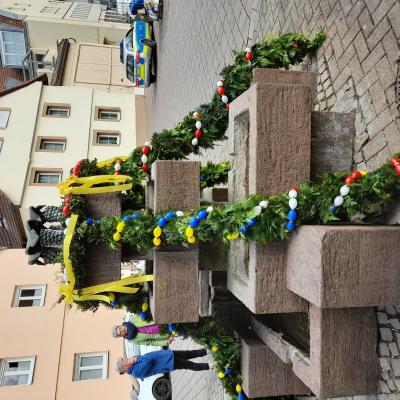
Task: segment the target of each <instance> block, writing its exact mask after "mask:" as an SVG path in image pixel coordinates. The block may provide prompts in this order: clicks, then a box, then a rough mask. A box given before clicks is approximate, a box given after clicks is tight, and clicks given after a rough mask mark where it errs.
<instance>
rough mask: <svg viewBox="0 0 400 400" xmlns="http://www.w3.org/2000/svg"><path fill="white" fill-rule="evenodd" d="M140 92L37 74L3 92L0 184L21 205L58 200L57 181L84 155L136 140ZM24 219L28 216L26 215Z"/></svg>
mask: <svg viewBox="0 0 400 400" xmlns="http://www.w3.org/2000/svg"><path fill="white" fill-rule="evenodd" d="M134 110H135V96H134V95H133V94H127V93H109V92H105V91H102V90H96V89H92V88H90V87H70V86H68V87H67V86H61V87H60V86H47V85H46V84H45V82H43V81H41V80H36V81H32V82H28V83H26V84H25V85H22V86H20V87H19V88H18V89H17V90H14V91H11V93H10V92H8V93H7V92H6V94H4V95H3V96H1V97H0V143H1V152H0V170H2V171H8V173H7V174H3V176H2V179H1V189H2V190H3V191H4V192H5V193H6V195H7V196H8V198H9V199H10V200H11V202H12V203H13V204H15V205H17V206H19V207H21V210H22V213H24V209H27V208H28V207H29V206H34V205H40V204H49V205H57V204H59V203H60V198H59V194H58V190H57V188H56V185H57V183H58V182H60V181H61V180H64V179H66V177H68V176H69V173H70V169H71V168H72V167H73V166H74V164H75V163H76V162H77V161H78V160H81V159H84V158H91V159H93V158H97V159H98V160H103V159H108V158H110V157H114V156H118V155H125V154H128V153H129V152H130V151H131V150H132V149H133V148H135V146H136V121H135V112H134ZM23 219H25V218H23Z"/></svg>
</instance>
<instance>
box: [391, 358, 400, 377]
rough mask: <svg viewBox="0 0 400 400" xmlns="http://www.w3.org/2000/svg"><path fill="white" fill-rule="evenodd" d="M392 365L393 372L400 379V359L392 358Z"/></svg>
mask: <svg viewBox="0 0 400 400" xmlns="http://www.w3.org/2000/svg"><path fill="white" fill-rule="evenodd" d="M390 363H391V364H392V372H393V375H394V376H395V377H397V378H398V377H400V359H399V358H392V359H391V360H390Z"/></svg>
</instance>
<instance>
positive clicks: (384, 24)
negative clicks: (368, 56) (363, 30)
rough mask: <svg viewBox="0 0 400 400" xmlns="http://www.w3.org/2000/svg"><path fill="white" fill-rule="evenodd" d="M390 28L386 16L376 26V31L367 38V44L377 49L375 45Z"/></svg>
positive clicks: (372, 48)
mask: <svg viewBox="0 0 400 400" xmlns="http://www.w3.org/2000/svg"><path fill="white" fill-rule="evenodd" d="M389 29H390V25H389V23H388V21H387V19H386V18H383V19H382V20H381V22H379V24H378V25H377V26H376V27H375V29H374V31H373V32H372V33H371V35H370V36H369V37H368V39H367V45H368V47H369V48H370V49H371V50H373V51H376V49H374V47H375V46H376V45H377V44H378V43H379V42H380V41H381V40H382V38H383V37H384V36H385V35H386V33H388V31H389Z"/></svg>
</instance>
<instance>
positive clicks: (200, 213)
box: [197, 210, 208, 219]
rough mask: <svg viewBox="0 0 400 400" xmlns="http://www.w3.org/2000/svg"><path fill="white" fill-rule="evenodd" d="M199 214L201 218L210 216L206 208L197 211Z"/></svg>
mask: <svg viewBox="0 0 400 400" xmlns="http://www.w3.org/2000/svg"><path fill="white" fill-rule="evenodd" d="M197 216H198V217H199V218H200V219H206V218H207V217H208V212H207V211H206V210H200V211H199V212H198V213H197Z"/></svg>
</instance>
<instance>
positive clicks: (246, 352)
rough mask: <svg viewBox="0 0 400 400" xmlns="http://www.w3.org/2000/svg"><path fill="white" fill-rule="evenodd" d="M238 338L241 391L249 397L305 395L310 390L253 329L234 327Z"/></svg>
mask: <svg viewBox="0 0 400 400" xmlns="http://www.w3.org/2000/svg"><path fill="white" fill-rule="evenodd" d="M236 332H237V334H238V336H239V339H240V345H241V347H240V349H241V371H242V387H243V391H244V392H245V393H246V395H247V396H248V397H250V398H255V397H264V396H285V395H301V394H308V393H310V390H309V389H308V388H307V387H306V386H305V385H304V384H303V383H302V382H301V381H300V380H299V379H298V378H297V377H296V376H295V375H294V373H293V371H292V368H291V365H287V364H285V363H283V362H282V360H280V359H279V357H277V356H276V354H275V353H274V352H273V351H272V350H270V349H269V348H268V346H266V345H265V343H263V342H262V341H261V339H260V338H259V337H258V336H257V335H256V334H255V333H254V332H252V331H249V330H245V329H241V330H236Z"/></svg>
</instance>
